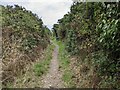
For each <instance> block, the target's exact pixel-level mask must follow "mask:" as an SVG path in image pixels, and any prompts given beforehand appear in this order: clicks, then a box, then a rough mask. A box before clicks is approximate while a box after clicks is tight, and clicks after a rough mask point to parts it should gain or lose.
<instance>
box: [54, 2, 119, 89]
mask: <svg viewBox="0 0 120 90" xmlns="http://www.w3.org/2000/svg"><path fill="white" fill-rule="evenodd" d="M119 8H120V2H116V3H115V2H104V3H100V2H84V3H78V2H74V3H73V5H72V6H71V8H70V12H69V13H68V14H65V15H64V17H63V18H62V19H59V20H58V24H56V25H54V27H53V30H54V33H55V35H58V36H57V37H58V38H59V40H61V41H63V42H65V45H66V50H67V51H68V52H69V53H70V54H71V55H76V56H80V57H82V59H81V60H82V61H84V60H85V58H86V57H88V56H91V57H90V59H91V62H92V64H91V65H93V66H94V68H95V72H96V73H97V74H98V76H100V78H102V80H101V83H99V87H112V88H119V84H118V83H119V81H120V79H119V75H120V71H119V66H120V18H119V17H120V10H119ZM56 33H57V34H56ZM87 62H89V61H87ZM103 80H104V81H103ZM102 81H103V83H102Z"/></svg>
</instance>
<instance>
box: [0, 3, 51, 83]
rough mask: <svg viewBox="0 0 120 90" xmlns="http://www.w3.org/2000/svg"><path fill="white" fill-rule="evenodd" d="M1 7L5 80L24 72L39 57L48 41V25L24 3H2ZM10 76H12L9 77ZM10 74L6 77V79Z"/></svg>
mask: <svg viewBox="0 0 120 90" xmlns="http://www.w3.org/2000/svg"><path fill="white" fill-rule="evenodd" d="M0 8H1V9H2V16H0V17H1V18H2V46H3V47H2V49H3V56H2V62H3V69H4V72H3V82H6V81H7V79H8V80H9V81H10V80H11V81H13V79H14V78H13V77H14V76H16V75H17V74H20V73H22V72H21V70H24V66H25V64H27V63H30V61H36V60H37V59H38V58H39V57H40V56H41V55H40V54H41V52H42V51H43V50H44V49H45V48H46V47H47V45H48V44H49V35H50V34H51V33H50V31H49V29H48V28H47V27H46V26H45V25H43V22H42V19H41V18H39V17H38V16H37V15H36V14H33V13H32V12H31V11H28V10H26V9H25V8H24V7H21V6H18V5H15V6H9V5H7V6H2V5H1V6H0ZM8 77H9V78H8ZM6 78H7V79H6Z"/></svg>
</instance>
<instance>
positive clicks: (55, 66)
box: [43, 44, 63, 88]
mask: <svg viewBox="0 0 120 90" xmlns="http://www.w3.org/2000/svg"><path fill="white" fill-rule="evenodd" d="M55 46H56V47H55V49H54V51H53V58H52V60H51V63H50V68H49V72H48V74H47V75H46V76H43V84H44V85H43V88H49V87H53V88H62V87H63V82H62V80H61V77H62V75H61V73H60V71H59V62H58V52H59V46H58V45H56V44H55Z"/></svg>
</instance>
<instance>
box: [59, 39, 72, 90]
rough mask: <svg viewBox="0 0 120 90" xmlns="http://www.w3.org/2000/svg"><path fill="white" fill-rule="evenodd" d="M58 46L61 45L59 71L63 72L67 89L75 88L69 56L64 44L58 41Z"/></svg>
mask: <svg viewBox="0 0 120 90" xmlns="http://www.w3.org/2000/svg"><path fill="white" fill-rule="evenodd" d="M57 44H58V45H59V57H58V58H59V62H60V66H59V69H60V70H61V71H63V75H62V80H63V81H64V85H65V87H68V88H70V87H74V83H73V82H72V76H73V72H72V71H71V68H70V60H69V55H68V54H67V52H66V50H65V45H64V44H63V43H62V42H60V41H58V42H57Z"/></svg>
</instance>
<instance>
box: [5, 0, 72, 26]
mask: <svg viewBox="0 0 120 90" xmlns="http://www.w3.org/2000/svg"><path fill="white" fill-rule="evenodd" d="M21 1H22V0H4V2H7V4H9V3H11V2H12V4H19V5H22V6H23V7H25V8H26V9H28V10H31V11H32V12H33V13H36V14H37V15H38V16H39V17H42V20H43V22H44V24H45V25H47V26H48V27H50V28H51V27H52V25H53V24H54V23H57V20H58V19H60V18H62V17H63V15H64V14H66V13H67V12H68V11H69V9H70V6H71V4H72V0H49V1H48V0H24V2H25V3H24V2H21Z"/></svg>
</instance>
